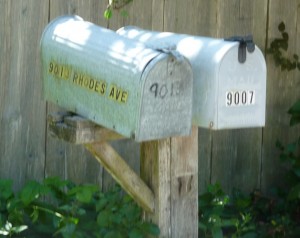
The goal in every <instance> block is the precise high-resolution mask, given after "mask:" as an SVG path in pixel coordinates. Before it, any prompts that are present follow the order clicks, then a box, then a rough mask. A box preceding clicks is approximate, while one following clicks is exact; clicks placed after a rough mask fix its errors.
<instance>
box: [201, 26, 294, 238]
mask: <svg viewBox="0 0 300 238" xmlns="http://www.w3.org/2000/svg"><path fill="white" fill-rule="evenodd" d="M278 30H279V31H280V32H281V36H282V38H277V39H275V40H274V41H273V42H272V43H271V46H270V48H269V49H268V53H270V54H272V55H273V58H274V61H275V64H276V65H277V66H279V67H280V68H281V70H288V71H290V70H294V69H298V70H300V63H299V61H298V59H299V57H298V55H296V54H294V55H293V59H288V58H287V57H285V56H284V52H285V51H287V49H288V39H289V36H288V33H287V32H285V24H284V23H283V22H281V23H280V24H279V26H278ZM288 113H289V114H290V115H291V119H290V126H295V125H298V124H300V100H298V101H297V102H296V103H294V105H293V106H292V107H291V108H290V109H289V110H288ZM276 146H277V148H278V149H279V150H280V152H281V153H280V160H281V161H282V162H283V163H286V165H287V167H288V168H289V169H288V171H287V173H286V175H285V178H284V179H285V180H284V182H285V187H284V188H275V189H274V192H275V193H274V197H273V198H272V197H266V196H263V195H262V194H261V192H260V191H254V192H253V193H252V194H250V195H248V196H245V195H243V194H242V193H240V192H239V191H238V190H234V191H233V193H232V195H231V196H229V195H226V194H225V193H224V192H223V190H222V189H221V187H220V185H219V184H215V185H210V186H208V188H207V191H206V193H204V194H203V195H201V196H200V197H199V234H200V235H201V237H213V238H222V237H247V238H250V237H274V238H275V237H278V238H281V237H300V136H299V137H298V139H297V140H296V141H294V142H292V143H289V144H287V145H283V144H282V143H280V142H279V141H278V142H277V143H276Z"/></svg>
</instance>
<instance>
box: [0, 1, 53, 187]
mask: <svg viewBox="0 0 300 238" xmlns="http://www.w3.org/2000/svg"><path fill="white" fill-rule="evenodd" d="M0 14H1V19H0V62H1V64H0V134H1V140H0V176H1V178H11V179H13V180H14V185H15V187H16V188H17V189H18V188H20V187H21V186H22V185H23V184H24V182H25V181H26V180H27V179H38V180H41V179H42V178H43V177H44V162H45V154H44V153H45V126H46V125H45V118H46V113H45V102H44V101H43V100H42V94H41V91H42V85H41V80H40V77H39V76H40V64H39V60H40V58H39V53H40V52H39V41H40V36H41V33H42V30H43V28H44V26H45V25H46V23H47V20H48V2H47V1H35V0H24V1H1V3H0Z"/></svg>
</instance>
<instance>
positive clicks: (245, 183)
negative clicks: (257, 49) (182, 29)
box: [211, 0, 267, 192]
mask: <svg viewBox="0 0 300 238" xmlns="http://www.w3.org/2000/svg"><path fill="white" fill-rule="evenodd" d="M266 2H267V1H237V0H231V1H226V2H225V1H218V20H217V22H218V29H217V31H216V32H215V35H214V36H216V37H221V38H224V37H229V36H232V35H247V34H249V33H250V34H253V35H254V40H255V36H256V35H260V34H261V31H265V28H266V19H265V18H264V16H265V15H266V13H265V12H264V11H263V10H266ZM261 9H262V10H261ZM258 17H259V19H260V21H261V25H260V28H257V27H256V25H255V24H254V22H255V21H256V19H257V18H258ZM261 29H262V30H261ZM263 40H264V39H261V41H263ZM262 51H264V48H262ZM261 143H262V129H260V128H256V129H240V130H224V131H218V132H214V133H213V149H212V168H211V169H212V182H213V183H214V182H220V183H221V184H222V187H223V188H224V189H225V191H227V192H230V190H231V189H232V188H233V187H238V188H240V189H242V190H243V191H251V190H253V189H254V188H259V187H260V171H261V167H260V164H261V161H260V159H261Z"/></svg>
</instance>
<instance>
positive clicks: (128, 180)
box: [85, 143, 154, 213]
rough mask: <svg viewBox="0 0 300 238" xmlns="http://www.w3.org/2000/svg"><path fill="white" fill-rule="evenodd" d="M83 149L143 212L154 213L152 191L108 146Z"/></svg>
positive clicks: (95, 145)
mask: <svg viewBox="0 0 300 238" xmlns="http://www.w3.org/2000/svg"><path fill="white" fill-rule="evenodd" d="M85 147H86V148H87V149H88V150H89V151H90V152H91V153H92V154H93V155H94V156H95V158H96V159H97V160H98V161H99V162H100V163H101V164H102V166H103V167H104V168H105V169H106V170H107V171H108V172H109V173H110V174H111V176H112V177H113V178H114V179H115V180H116V181H117V182H118V183H119V184H120V185H121V187H122V188H123V189H124V190H125V191H126V192H127V193H128V194H130V195H131V196H132V197H133V198H134V199H135V201H136V202H137V203H138V204H139V205H140V206H141V207H142V208H143V209H144V210H145V211H148V212H150V213H153V212H154V195H153V193H152V191H151V190H150V189H149V187H148V186H147V185H146V184H145V183H144V181H143V180H142V179H141V178H140V177H139V176H138V175H137V174H136V173H135V172H134V171H133V170H132V169H131V168H130V167H129V166H128V165H127V163H126V162H125V161H124V160H123V159H122V158H121V157H120V156H119V155H118V153H117V152H116V151H115V150H114V149H113V148H112V147H111V146H110V145H108V144H107V143H96V144H86V145H85Z"/></svg>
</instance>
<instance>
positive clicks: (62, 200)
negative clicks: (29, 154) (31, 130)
mask: <svg viewBox="0 0 300 238" xmlns="http://www.w3.org/2000/svg"><path fill="white" fill-rule="evenodd" d="M149 234H150V235H154V236H155V235H158V234H159V229H158V227H157V226H156V225H154V224H152V223H148V222H143V221H142V219H141V208H139V207H138V206H137V205H136V204H135V203H134V202H133V200H132V199H131V198H130V197H129V196H128V195H122V192H121V189H120V188H119V187H118V186H117V187H115V188H114V189H112V190H110V191H108V192H106V193H102V192H101V191H100V190H99V188H98V187H97V186H95V185H91V184H86V185H75V184H73V183H72V182H70V181H64V180H61V179H59V178H57V177H53V178H47V179H45V180H44V181H43V182H42V183H38V182H37V181H29V182H28V183H26V184H25V186H24V187H23V188H22V190H21V191H20V192H18V193H17V194H15V193H14V192H13V190H12V181H10V180H0V237H2V236H3V237H5V236H9V237H18V235H20V236H22V237H24V236H25V237H64V238H69V237H76V238H77V237H79V238H80V237H105V238H109V237H116V238H117V237H122V238H123V237H129V238H140V237H145V236H146V235H149Z"/></svg>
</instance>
